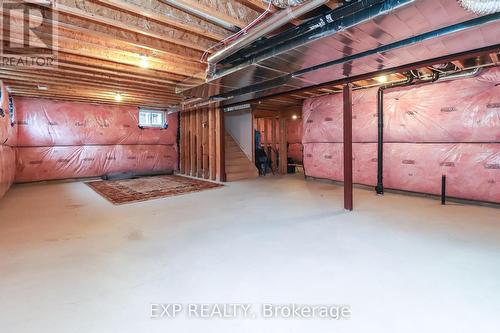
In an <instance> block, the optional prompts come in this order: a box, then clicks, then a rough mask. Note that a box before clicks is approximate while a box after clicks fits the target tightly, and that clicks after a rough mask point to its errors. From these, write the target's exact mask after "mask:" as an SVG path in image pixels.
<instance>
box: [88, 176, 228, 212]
mask: <svg viewBox="0 0 500 333" xmlns="http://www.w3.org/2000/svg"><path fill="white" fill-rule="evenodd" d="M86 184H87V185H88V186H90V187H91V188H92V189H93V190H94V191H96V192H97V193H99V194H100V195H102V196H103V197H105V198H106V199H108V200H109V201H111V202H112V203H113V204H115V205H122V204H126V203H130V202H138V201H146V200H152V199H158V198H164V197H169V196H173V195H179V194H184V193H190V192H199V191H203V190H207V189H211V188H217V187H221V186H224V185H222V184H217V183H212V182H208V181H204V180H199V179H193V178H187V177H182V176H176V175H166V176H156V177H143V178H137V179H125V180H99V181H94V182H88V183H86Z"/></svg>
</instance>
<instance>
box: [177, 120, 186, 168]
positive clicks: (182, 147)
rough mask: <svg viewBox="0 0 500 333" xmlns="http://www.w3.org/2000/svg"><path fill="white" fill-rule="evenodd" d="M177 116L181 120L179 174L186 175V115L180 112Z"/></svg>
mask: <svg viewBox="0 0 500 333" xmlns="http://www.w3.org/2000/svg"><path fill="white" fill-rule="evenodd" d="M177 116H178V117H179V120H180V128H179V133H180V138H179V139H180V140H179V149H180V154H179V164H180V170H179V172H180V173H181V174H184V171H185V170H184V162H185V160H184V156H185V154H186V142H185V140H184V139H185V138H184V131H185V129H184V126H185V124H186V122H185V121H184V113H182V112H179V113H178V114H177Z"/></svg>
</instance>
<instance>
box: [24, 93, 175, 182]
mask: <svg viewBox="0 0 500 333" xmlns="http://www.w3.org/2000/svg"><path fill="white" fill-rule="evenodd" d="M14 106H15V109H16V112H17V116H16V124H17V130H18V134H17V147H16V154H17V168H16V169H17V170H16V176H15V181H16V182H30V181H40V180H52V179H66V178H79V177H93V176H101V175H103V174H106V173H113V172H125V171H158V170H164V169H176V168H177V151H176V150H177V148H176V134H177V115H176V114H173V115H168V116H167V121H168V124H169V126H168V129H159V128H145V129H140V128H139V127H138V126H137V125H138V121H137V117H138V109H137V108H136V107H129V106H111V105H97V104H86V103H74V102H63V101H53V100H48V99H35V98H26V97H15V98H14Z"/></svg>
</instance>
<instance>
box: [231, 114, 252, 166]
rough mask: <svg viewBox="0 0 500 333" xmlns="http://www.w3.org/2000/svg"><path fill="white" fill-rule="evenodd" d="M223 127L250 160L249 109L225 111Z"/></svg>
mask: <svg viewBox="0 0 500 333" xmlns="http://www.w3.org/2000/svg"><path fill="white" fill-rule="evenodd" d="M224 120H225V124H224V126H225V128H226V131H228V133H229V134H231V136H232V137H233V138H234V140H236V142H237V143H238V144H239V145H240V147H241V149H242V150H243V152H244V153H245V155H247V157H248V158H249V159H250V160H252V140H253V135H252V131H253V129H252V112H251V111H250V110H242V111H233V112H226V113H225V114H224Z"/></svg>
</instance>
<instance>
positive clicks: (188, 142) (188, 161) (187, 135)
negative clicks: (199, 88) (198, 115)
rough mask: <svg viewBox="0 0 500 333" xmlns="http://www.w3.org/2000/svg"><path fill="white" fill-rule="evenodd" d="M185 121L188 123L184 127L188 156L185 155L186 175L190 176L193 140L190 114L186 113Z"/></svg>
mask: <svg viewBox="0 0 500 333" xmlns="http://www.w3.org/2000/svg"><path fill="white" fill-rule="evenodd" d="M184 121H185V123H186V125H185V126H184V142H185V147H186V154H185V155H184V169H185V172H184V174H185V175H189V174H190V173H191V138H190V133H189V126H190V124H189V123H190V118H189V112H184Z"/></svg>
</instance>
